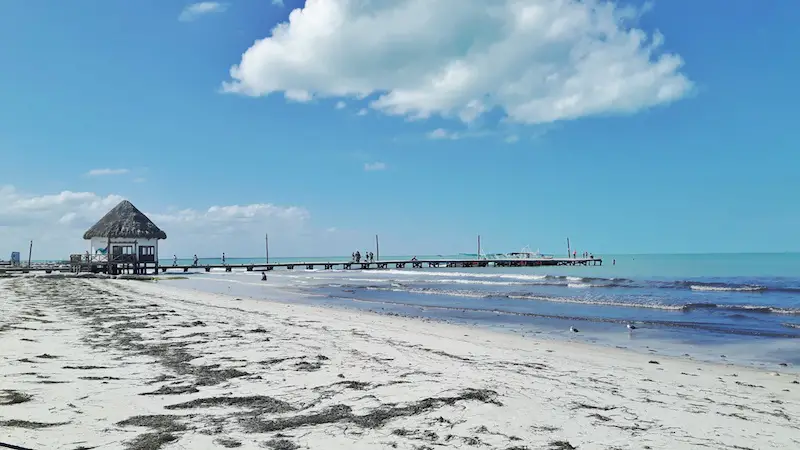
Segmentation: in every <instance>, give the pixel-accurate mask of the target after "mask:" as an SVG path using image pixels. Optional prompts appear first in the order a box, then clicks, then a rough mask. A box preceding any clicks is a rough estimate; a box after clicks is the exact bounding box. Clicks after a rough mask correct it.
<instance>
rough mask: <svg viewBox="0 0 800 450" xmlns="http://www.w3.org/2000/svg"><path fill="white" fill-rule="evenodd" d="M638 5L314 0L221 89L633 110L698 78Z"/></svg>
mask: <svg viewBox="0 0 800 450" xmlns="http://www.w3.org/2000/svg"><path fill="white" fill-rule="evenodd" d="M641 13H642V11H640V10H636V9H632V8H630V7H620V6H617V5H616V4H614V3H613V2H611V1H602V0H495V1H491V2H487V1H485V0H392V1H389V0H307V1H306V3H305V7H303V8H297V9H295V10H293V11H292V12H291V14H290V15H289V18H288V21H286V22H284V23H281V24H278V25H277V26H276V27H275V28H274V29H273V30H272V32H271V34H270V36H268V37H266V38H264V39H261V40H259V41H256V42H255V44H253V46H252V47H250V48H249V49H247V51H246V52H245V53H244V54H243V55H242V58H241V61H240V62H239V63H238V64H237V65H235V66H233V67H232V68H231V70H230V75H231V80H229V81H227V82H225V83H223V90H225V91H227V92H233V93H239V94H244V95H249V96H262V95H268V94H270V93H274V92H282V93H284V95H286V96H287V98H290V99H293V100H295V101H308V100H310V99H311V98H312V97H313V96H320V97H342V98H344V97H351V98H354V99H365V98H366V97H368V96H372V97H371V98H372V101H371V102H370V104H369V105H370V106H371V107H372V108H374V109H376V110H379V111H382V112H383V113H386V114H390V115H400V116H406V117H409V118H427V117H429V116H431V115H442V116H445V117H458V118H459V119H461V120H462V121H464V122H470V121H473V120H475V119H476V118H478V117H479V116H481V115H482V114H483V113H485V112H487V111H491V110H494V109H498V108H499V109H501V110H503V111H504V112H505V114H506V115H507V116H508V119H509V120H511V121H515V122H520V123H528V124H541V123H549V122H555V121H559V120H568V119H575V118H579V117H583V116H590V115H598V114H609V113H618V114H622V113H633V112H635V111H638V110H641V109H644V108H648V107H653V106H655V105H659V104H666V103H670V102H672V101H675V100H677V99H680V98H681V97H683V96H684V95H686V94H687V92H689V91H690V90H691V88H692V82H691V81H690V80H689V79H688V78H687V77H686V76H685V75H684V74H683V73H681V68H682V65H683V60H682V59H681V57H680V56H679V55H677V54H672V53H666V52H662V51H661V47H662V45H663V43H664V37H663V36H662V35H661V34H660V33H658V32H656V33H654V34H653V35H652V36H649V35H648V34H647V33H646V32H644V31H642V30H641V29H637V28H635V21H636V19H637V18H638V16H639V15H640V14H641Z"/></svg>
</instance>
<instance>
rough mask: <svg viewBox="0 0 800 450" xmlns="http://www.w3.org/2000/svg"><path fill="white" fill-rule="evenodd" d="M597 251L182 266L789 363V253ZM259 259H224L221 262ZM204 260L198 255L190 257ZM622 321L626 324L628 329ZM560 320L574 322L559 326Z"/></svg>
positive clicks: (798, 274) (535, 330) (455, 313)
mask: <svg viewBox="0 0 800 450" xmlns="http://www.w3.org/2000/svg"><path fill="white" fill-rule="evenodd" d="M389 258H391V259H404V258H403V257H387V258H386V259H389ZM420 258H421V259H422V258H423V257H422V256H420ZM602 258H603V260H604V265H603V266H589V267H519V268H510V267H509V268H495V267H487V268H469V269H464V268H450V269H446V268H438V269H414V270H412V269H399V270H395V269H389V270H367V271H344V270H333V271H330V270H329V271H324V270H298V269H297V268H296V269H295V270H293V271H289V270H275V271H272V272H268V277H269V279H268V281H267V282H266V283H265V282H262V281H261V280H260V276H261V274H260V273H252V272H250V273H248V272H234V273H225V272H223V271H213V272H211V273H204V272H202V271H198V272H197V273H194V274H192V275H191V277H190V278H191V279H192V280H193V281H192V284H193V286H194V287H195V288H198V289H201V290H207V291H213V292H228V293H233V294H234V295H247V296H250V297H258V296H265V297H266V296H267V295H268V293H269V292H271V290H272V289H278V290H280V292H282V293H285V294H286V295H287V298H291V301H301V302H308V303H317V304H325V305H330V306H335V307H345V308H356V309H364V310H371V311H375V312H380V313H392V314H401V315H409V316H418V317H426V318H432V319H438V320H445V321H449V322H454V323H466V324H471V325H478V326H486V327H492V328H497V329H502V330H505V331H509V332H515V333H522V334H526V335H527V334H531V335H537V336H540V337H543V338H556V339H564V338H566V339H578V340H584V341H587V342H594V343H597V344H603V345H614V346H618V347H626V348H632V349H635V350H639V351H643V352H648V353H659V352H660V353H667V354H675V355H690V356H692V357H698V358H702V359H706V360H717V361H721V362H725V361H733V362H738V363H745V364H751V365H770V364H779V363H788V364H792V365H795V364H800V339H798V338H800V253H785V254H696V255H603V256H602ZM343 259H345V258H333V257H332V258H305V259H303V258H299V259H298V258H287V259H284V260H291V261H298V260H303V261H308V262H312V261H329V260H337V261H341V260H343ZM406 259H410V257H406ZM262 261H263V259H258V258H253V259H235V258H230V259H228V260H227V262H228V263H230V264H235V263H247V262H262ZM273 261H274V262H280V261H281V259H274V260H273ZM612 261H616V264H612ZM182 262H186V261H185V260H179V263H182ZM189 262H190V261H189ZM215 262H218V260H206V259H204V260H201V262H200V263H201V264H206V263H208V264H211V263H215ZM171 263H172V260H168V261H163V262H162V264H164V265H169V264H171ZM220 281H223V282H224V281H227V282H228V283H220ZM175 282H177V281H175ZM291 294H295V295H291ZM273 296H274V294H273V295H271V296H270V298H272V297H273ZM279 300H280V299H279ZM628 323H632V324H633V325H634V326H635V327H636V329H635V330H633V331H632V332H631V331H629V330H628V329H627V327H626V325H627V324H628ZM570 326H574V327H576V328H577V329H578V330H579V332H578V333H571V332H569V327H570Z"/></svg>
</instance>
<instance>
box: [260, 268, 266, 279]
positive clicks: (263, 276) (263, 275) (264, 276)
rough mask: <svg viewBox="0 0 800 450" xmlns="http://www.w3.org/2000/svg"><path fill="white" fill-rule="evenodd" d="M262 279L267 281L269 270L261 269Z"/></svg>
mask: <svg viewBox="0 0 800 450" xmlns="http://www.w3.org/2000/svg"><path fill="white" fill-rule="evenodd" d="M261 281H267V272H264V271H263V270H262V271H261Z"/></svg>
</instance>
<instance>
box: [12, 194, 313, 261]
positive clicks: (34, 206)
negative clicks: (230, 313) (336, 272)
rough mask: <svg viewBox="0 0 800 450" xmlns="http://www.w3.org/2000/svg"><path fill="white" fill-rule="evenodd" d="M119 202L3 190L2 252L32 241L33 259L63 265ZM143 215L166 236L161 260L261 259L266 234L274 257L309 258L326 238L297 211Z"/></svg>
mask: <svg viewBox="0 0 800 450" xmlns="http://www.w3.org/2000/svg"><path fill="white" fill-rule="evenodd" d="M122 200H123V197H121V196H119V195H105V196H104V195H99V194H96V193H92V192H72V191H64V192H61V193H58V194H48V195H35V194H30V193H25V192H20V191H18V190H17V189H15V188H14V187H12V186H2V187H0V249H3V250H4V251H8V252H9V253H10V251H12V250H16V251H22V250H25V249H27V244H28V241H29V240H33V241H34V259H42V258H47V259H66V258H67V257H68V256H69V254H70V253H76V252H82V251H85V250H86V247H87V245H86V243H85V241H84V240H83V233H84V232H85V231H86V230H87V229H88V228H89V227H91V226H92V225H93V224H94V223H95V222H97V221H98V220H99V219H100V218H101V217H102V216H103V215H104V214H105V213H106V212H108V211H109V210H110V209H111V208H113V207H114V206H116V205H117V203H119V202H120V201H122ZM132 201H133V202H134V204H136V201H135V199H132ZM144 213H145V214H146V215H147V216H148V217H150V219H151V220H153V222H155V223H156V225H158V226H159V227H160V228H162V229H163V230H164V231H166V232H167V236H168V237H169V238H168V239H167V240H166V241H165V242H164V243H163V244H162V247H161V249H162V256H164V255H166V254H170V255H171V254H172V253H177V254H179V255H182V256H187V255H189V256H190V255H192V254H194V253H197V254H198V255H204V256H216V255H218V254H220V253H221V252H223V251H224V252H226V253H227V254H228V255H230V256H259V255H262V254H263V253H264V234H265V233H266V232H269V233H274V234H273V235H272V237H271V238H270V242H271V245H270V247H271V250H273V251H275V254H284V255H285V254H298V253H306V252H311V253H313V252H314V247H315V246H317V245H321V242H318V241H316V240H315V239H316V238H317V237H319V238H320V240H322V237H323V236H324V235H325V234H326V233H324V232H323V231H324V230H322V231H320V232H318V233H317V232H315V230H313V229H311V228H310V225H309V222H310V213H309V212H308V211H307V210H306V209H305V208H302V207H297V206H278V205H272V204H268V203H258V204H250V205H229V206H212V207H209V208H207V209H203V210H196V209H173V210H167V211H159V212H149V211H144ZM0 258H3V259H7V258H8V255H0Z"/></svg>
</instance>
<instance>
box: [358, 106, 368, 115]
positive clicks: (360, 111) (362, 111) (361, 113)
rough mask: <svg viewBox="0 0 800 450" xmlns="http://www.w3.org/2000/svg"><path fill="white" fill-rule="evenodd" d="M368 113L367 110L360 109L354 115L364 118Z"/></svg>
mask: <svg viewBox="0 0 800 450" xmlns="http://www.w3.org/2000/svg"><path fill="white" fill-rule="evenodd" d="M368 112H369V111H367V108H361V109H359V110H358V113H356V115H358V116H366V115H367V113H368Z"/></svg>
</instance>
